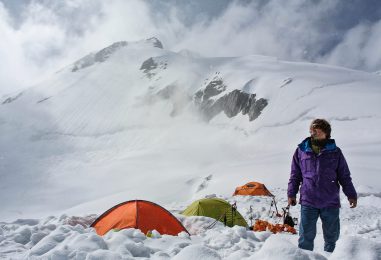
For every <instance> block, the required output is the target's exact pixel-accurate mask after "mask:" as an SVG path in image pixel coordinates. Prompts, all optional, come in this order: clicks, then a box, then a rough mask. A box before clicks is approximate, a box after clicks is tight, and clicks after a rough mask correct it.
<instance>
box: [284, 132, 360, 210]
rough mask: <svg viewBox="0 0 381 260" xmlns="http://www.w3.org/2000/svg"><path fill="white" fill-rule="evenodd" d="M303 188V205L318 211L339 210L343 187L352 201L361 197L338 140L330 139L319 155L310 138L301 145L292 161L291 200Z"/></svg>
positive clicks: (289, 193)
mask: <svg viewBox="0 0 381 260" xmlns="http://www.w3.org/2000/svg"><path fill="white" fill-rule="evenodd" d="M300 184H301V187H300V204H302V205H306V206H312V207H315V208H339V207H340V196H339V194H340V185H341V187H342V189H343V192H344V194H345V195H346V196H347V197H348V198H353V199H355V198H357V193H356V190H355V188H354V187H353V184H352V178H351V173H350V171H349V168H348V165H347V162H346V161H345V158H344V155H343V153H342V152H341V150H340V148H339V147H337V146H336V144H335V140H333V139H329V140H328V142H327V144H326V146H325V147H324V148H323V149H322V150H321V152H320V153H319V154H318V155H316V154H315V153H314V152H313V151H312V148H311V140H310V137H308V138H306V139H305V140H304V141H303V142H302V143H301V144H299V145H298V148H297V149H296V151H295V153H294V156H293V158H292V165H291V175H290V180H289V182H288V191H287V195H288V197H294V198H295V197H296V194H297V193H298V191H299V186H300Z"/></svg>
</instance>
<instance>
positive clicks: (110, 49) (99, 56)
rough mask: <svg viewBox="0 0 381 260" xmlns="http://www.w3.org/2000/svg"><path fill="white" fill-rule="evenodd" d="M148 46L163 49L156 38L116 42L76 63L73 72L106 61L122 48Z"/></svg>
mask: <svg viewBox="0 0 381 260" xmlns="http://www.w3.org/2000/svg"><path fill="white" fill-rule="evenodd" d="M142 43H143V44H148V45H150V46H152V47H155V48H160V49H163V44H162V43H161V42H160V41H159V39H157V38H156V37H151V38H149V39H146V40H143V41H138V42H127V41H119V42H114V43H113V44H111V45H109V46H107V47H106V48H103V49H101V50H100V51H98V52H95V53H90V54H88V55H86V56H85V57H83V58H81V59H79V60H77V61H76V62H74V66H73V68H72V70H71V71H72V72H76V71H77V70H80V69H83V68H86V67H89V66H92V65H94V64H95V63H99V62H104V61H106V60H107V59H108V58H109V57H110V56H111V55H112V54H113V53H115V52H116V51H118V50H120V49H121V48H124V47H126V46H127V45H133V44H142Z"/></svg>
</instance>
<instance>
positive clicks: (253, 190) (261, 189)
mask: <svg viewBox="0 0 381 260" xmlns="http://www.w3.org/2000/svg"><path fill="white" fill-rule="evenodd" d="M235 195H251V196H271V197H274V195H272V194H271V192H270V191H269V190H268V189H267V188H266V186H265V185H264V184H262V183H259V182H249V183H246V184H245V185H243V186H240V187H237V188H236V189H235V192H234V193H233V196H235Z"/></svg>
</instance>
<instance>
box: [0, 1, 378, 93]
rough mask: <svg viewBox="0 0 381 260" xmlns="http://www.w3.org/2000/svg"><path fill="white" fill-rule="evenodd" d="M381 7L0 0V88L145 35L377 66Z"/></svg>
mask: <svg viewBox="0 0 381 260" xmlns="http://www.w3.org/2000/svg"><path fill="white" fill-rule="evenodd" d="M203 3H205V11H204V12H203V13H200V10H202V8H200V5H202V4H203ZM371 4H372V5H373V7H371V6H368V5H371ZM374 5H376V6H374ZM380 7H381V3H380V4H377V3H375V2H374V0H363V1H359V0H354V1H352V2H351V3H347V2H344V1H338V0H316V1H299V0H290V1H287V3H285V2H284V1H280V0H263V1H253V2H250V1H239V0H237V1H234V2H231V3H230V4H229V5H227V4H226V1H223V2H221V1H218V0H216V1H215V2H213V1H206V2H203V1H200V2H197V1H196V2H192V3H188V2H187V1H183V2H181V1H168V2H165V3H164V4H158V3H156V2H150V1H141V0H129V1H123V0H110V1H101V0H70V1H54V0H44V1H42V0H32V1H31V2H30V3H28V4H25V6H22V8H21V6H20V12H21V15H18V16H17V17H15V16H13V15H10V14H9V13H8V11H7V9H5V7H4V5H3V4H2V2H1V0H0V33H1V35H2V41H0V60H1V67H2V69H1V71H0V94H1V93H5V92H9V91H12V90H16V89H20V88H23V87H27V86H30V85H32V84H34V83H36V82H38V81H40V80H41V79H42V78H44V77H46V76H48V75H50V74H51V73H53V72H54V71H56V70H58V69H60V68H61V67H63V66H65V65H67V64H69V63H72V62H73V61H75V60H76V59H78V58H80V57H81V56H84V55H86V54H87V53H89V52H91V51H94V50H97V49H100V48H103V47H105V46H107V45H109V44H111V43H113V42H115V41H120V40H128V41H134V40H140V39H143V38H149V37H152V36H156V37H158V38H159V39H160V40H161V41H162V42H163V43H164V47H165V48H168V49H172V50H176V51H178V50H181V49H190V50H192V51H195V52H199V53H201V54H203V55H205V56H239V55H250V54H262V55H270V56H276V57H279V58H281V59H285V60H302V61H312V62H316V61H317V62H321V63H329V64H334V65H341V66H347V67H351V68H357V69H364V70H369V71H373V70H380V67H381V64H380V60H381V57H380V55H379V54H378V53H379V51H378V49H377V46H378V45H379V42H380V39H381V32H380V31H381V29H380V27H381V25H380V21H379V20H380V18H381V14H380V13H379V12H377V8H378V9H380ZM216 10H218V11H216Z"/></svg>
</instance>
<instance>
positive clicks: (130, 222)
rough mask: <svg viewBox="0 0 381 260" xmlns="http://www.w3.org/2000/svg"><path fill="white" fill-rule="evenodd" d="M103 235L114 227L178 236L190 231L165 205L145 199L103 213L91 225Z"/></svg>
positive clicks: (129, 202) (131, 201) (126, 203)
mask: <svg viewBox="0 0 381 260" xmlns="http://www.w3.org/2000/svg"><path fill="white" fill-rule="evenodd" d="M90 226H91V227H93V228H95V230H96V232H97V234H98V235H100V236H102V235H104V234H106V233H107V232H108V231H110V230H112V229H117V230H120V229H124V228H136V229H140V230H141V231H142V232H143V233H144V234H146V233H147V232H148V231H150V230H154V229H155V230H156V231H158V232H159V233H160V234H167V235H173V236H177V235H178V234H179V233H180V232H182V231H185V232H187V233H188V234H189V232H188V231H187V230H186V229H185V228H184V226H183V225H182V224H181V223H180V221H179V220H178V219H177V218H176V217H174V216H173V215H172V214H171V213H170V212H169V211H168V210H166V209H164V208H163V207H161V206H159V205H157V204H155V203H153V202H150V201H145V200H130V201H126V202H123V203H120V204H118V205H116V206H114V207H112V208H111V209H109V210H107V211H106V212H105V213H103V214H102V215H101V216H100V217H99V218H97V219H96V220H95V221H94V222H93V224H91V225H90Z"/></svg>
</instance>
